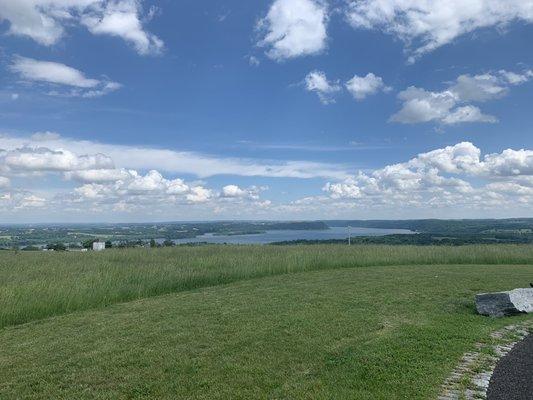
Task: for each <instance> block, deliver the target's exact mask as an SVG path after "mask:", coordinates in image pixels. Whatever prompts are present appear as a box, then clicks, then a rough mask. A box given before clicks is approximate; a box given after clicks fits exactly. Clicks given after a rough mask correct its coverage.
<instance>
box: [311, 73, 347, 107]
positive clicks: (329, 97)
mask: <svg viewBox="0 0 533 400" xmlns="http://www.w3.org/2000/svg"><path fill="white" fill-rule="evenodd" d="M305 88H306V90H308V91H310V92H315V93H316V94H317V95H318V98H319V99H320V101H321V102H322V104H331V103H334V102H335V99H334V98H333V95H334V94H335V93H337V92H339V91H340V90H341V86H340V85H339V83H338V82H330V81H328V78H327V77H326V74H325V73H324V72H322V71H312V72H310V73H309V74H307V76H306V77H305Z"/></svg>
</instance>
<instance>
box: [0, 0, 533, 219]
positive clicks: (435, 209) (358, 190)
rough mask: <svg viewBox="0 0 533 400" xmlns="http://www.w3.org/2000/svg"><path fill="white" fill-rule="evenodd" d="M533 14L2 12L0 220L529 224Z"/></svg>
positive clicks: (183, 0)
mask: <svg viewBox="0 0 533 400" xmlns="http://www.w3.org/2000/svg"><path fill="white" fill-rule="evenodd" d="M531 43H533V0H508V1H506V2H502V1H500V0H434V1H415V0H379V1H378V0H257V1H248V2H243V1H236V0H221V1H216V2H199V1H193V0H179V1H171V0H160V1H155V0H152V1H149V0H146V1H143V0H17V1H13V0H0V71H1V72H0V222H4V223H18V222H141V221H187V220H195V221H197V220H225V219H260V220H267V219H283V220H300V219H408V218H504V217H533V213H532V210H533V207H532V206H533V135H532V128H531V127H532V126H533V113H532V112H531V104H533V91H532V89H533V52H532V51H531V50H532V47H531Z"/></svg>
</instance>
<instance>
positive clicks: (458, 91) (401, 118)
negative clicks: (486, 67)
mask: <svg viewBox="0 0 533 400" xmlns="http://www.w3.org/2000/svg"><path fill="white" fill-rule="evenodd" d="M532 76H533V73H532V72H531V71H529V70H528V71H524V72H522V73H516V72H509V71H504V70H502V71H498V72H497V73H494V74H490V73H486V74H481V75H474V76H472V75H468V74H465V75H461V76H459V77H458V78H457V79H456V80H455V81H454V82H452V83H451V84H449V86H448V88H447V89H446V90H443V91H441V92H432V91H428V90H425V89H421V88H417V87H414V86H411V87H409V88H407V89H405V90H403V91H401V92H400V93H399V94H398V99H399V100H401V101H402V108H401V109H400V111H398V112H397V113H396V114H394V115H393V116H392V117H391V121H393V122H400V123H407V124H413V123H420V122H429V121H436V122H440V123H442V124H458V123H462V122H486V123H495V122H497V121H498V119H497V118H496V117H494V116H492V115H487V114H484V113H483V112H482V111H481V110H480V109H479V107H477V106H474V105H471V104H468V103H470V102H486V101H489V100H494V99H497V98H500V97H503V96H505V95H506V94H507V93H508V91H509V88H510V85H518V84H522V83H525V82H527V81H528V80H530V79H531V77H532Z"/></svg>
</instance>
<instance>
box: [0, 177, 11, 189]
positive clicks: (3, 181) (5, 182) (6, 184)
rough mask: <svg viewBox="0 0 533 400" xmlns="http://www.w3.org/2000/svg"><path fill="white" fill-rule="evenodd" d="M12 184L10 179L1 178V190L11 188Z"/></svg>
mask: <svg viewBox="0 0 533 400" xmlns="http://www.w3.org/2000/svg"><path fill="white" fill-rule="evenodd" d="M10 184H11V181H10V180H9V178H6V177H5V176H0V189H4V188H7V187H9V186H10Z"/></svg>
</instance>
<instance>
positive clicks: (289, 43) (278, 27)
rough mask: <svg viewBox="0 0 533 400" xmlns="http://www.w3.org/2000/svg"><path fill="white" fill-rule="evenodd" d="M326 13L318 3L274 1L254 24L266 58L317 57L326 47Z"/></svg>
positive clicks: (302, 0)
mask: <svg viewBox="0 0 533 400" xmlns="http://www.w3.org/2000/svg"><path fill="white" fill-rule="evenodd" d="M327 20H328V16H327V10H326V6H325V5H324V4H323V3H322V2H321V1H318V0H275V1H274V2H273V3H272V5H271V7H270V9H269V11H268V13H267V15H266V16H265V17H264V18H263V19H261V20H260V21H259V22H258V24H257V29H258V30H259V31H260V32H261V33H262V34H263V35H264V36H263V38H262V39H261V40H260V41H259V42H258V45H259V46H262V47H266V48H267V49H268V50H267V53H266V54H267V56H268V57H270V58H272V59H274V60H278V61H279V60H284V59H289V58H294V57H299V56H305V55H312V54H319V53H321V52H322V51H324V49H325V48H326V45H327Z"/></svg>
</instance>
